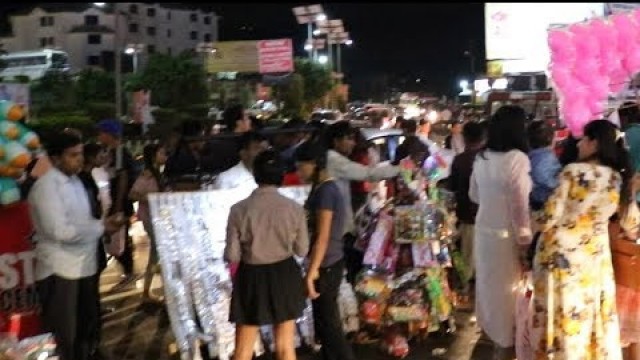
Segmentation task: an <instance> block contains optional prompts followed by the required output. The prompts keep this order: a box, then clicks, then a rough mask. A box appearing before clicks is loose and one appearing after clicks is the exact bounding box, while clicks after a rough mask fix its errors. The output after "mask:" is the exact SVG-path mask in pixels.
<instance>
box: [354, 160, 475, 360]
mask: <svg viewBox="0 0 640 360" xmlns="http://www.w3.org/2000/svg"><path fill="white" fill-rule="evenodd" d="M400 165H401V167H402V171H401V174H400V176H399V177H397V178H396V179H395V180H393V183H392V184H391V186H392V187H394V188H395V191H394V197H393V198H389V199H386V200H385V199H380V198H378V199H371V201H370V202H369V204H367V205H366V206H365V208H364V209H363V210H362V211H361V212H359V213H358V214H357V217H356V218H357V227H358V239H357V241H356V247H357V248H358V249H360V250H361V251H363V252H364V261H363V263H364V265H365V267H364V269H363V270H362V272H361V273H360V274H359V276H358V277H357V279H356V284H355V287H354V288H355V293H356V296H355V298H356V299H357V307H358V309H359V323H360V333H359V334H358V335H357V336H358V337H359V338H360V340H361V341H363V342H368V341H378V342H379V343H380V345H381V349H382V350H383V351H385V352H387V353H388V354H389V355H391V356H394V357H399V358H403V357H405V356H407V355H408V354H409V352H410V346H409V341H411V340H414V339H415V340H418V341H420V340H423V339H424V338H425V337H427V336H428V335H429V334H430V333H433V332H439V331H443V332H454V331H455V330H456V329H455V321H454V318H453V315H454V314H453V312H454V308H455V305H456V290H458V289H461V288H462V287H463V285H462V284H463V283H466V282H467V281H468V280H469V278H470V274H469V271H468V268H467V267H466V265H465V264H464V263H463V262H462V257H461V256H460V254H459V252H458V250H457V249H456V247H455V241H454V240H455V237H456V235H457V234H456V222H457V219H456V217H455V214H454V212H453V211H454V205H455V204H454V200H453V196H452V194H451V193H449V192H447V191H445V190H443V189H440V188H439V187H438V186H437V183H438V181H439V180H440V179H442V178H443V166H444V164H442V163H441V162H437V161H427V162H426V164H425V167H424V168H417V167H416V166H415V165H414V162H413V161H411V160H410V159H405V160H403V161H402V162H401V163H400ZM342 298H343V299H345V300H342V301H346V299H348V297H345V296H343V297H342ZM367 338H370V339H369V340H367Z"/></svg>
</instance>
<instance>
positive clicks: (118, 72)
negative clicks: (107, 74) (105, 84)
mask: <svg viewBox="0 0 640 360" xmlns="http://www.w3.org/2000/svg"><path fill="white" fill-rule="evenodd" d="M118 4H119V3H114V4H113V7H114V8H113V13H114V16H115V19H114V21H115V34H114V36H113V47H114V51H113V56H114V59H115V64H114V65H115V67H114V71H115V81H116V119H118V120H121V119H122V58H121V55H120V48H121V45H120V42H121V40H120V9H119V7H118Z"/></svg>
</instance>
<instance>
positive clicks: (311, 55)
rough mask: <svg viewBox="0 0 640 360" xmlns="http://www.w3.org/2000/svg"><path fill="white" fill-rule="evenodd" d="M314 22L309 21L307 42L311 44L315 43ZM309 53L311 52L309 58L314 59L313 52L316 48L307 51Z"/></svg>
mask: <svg viewBox="0 0 640 360" xmlns="http://www.w3.org/2000/svg"><path fill="white" fill-rule="evenodd" d="M312 36H313V23H311V22H309V23H307V42H308V43H310V44H313V40H312V39H313V38H312ZM307 53H308V54H309V60H313V53H314V50H313V49H311V51H307Z"/></svg>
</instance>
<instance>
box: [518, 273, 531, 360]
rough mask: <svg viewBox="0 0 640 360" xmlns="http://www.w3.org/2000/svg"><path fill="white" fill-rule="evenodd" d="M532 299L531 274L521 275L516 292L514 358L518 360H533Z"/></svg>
mask: <svg viewBox="0 0 640 360" xmlns="http://www.w3.org/2000/svg"><path fill="white" fill-rule="evenodd" d="M532 298H533V283H532V279H531V272H527V273H525V274H523V275H522V279H521V280H520V283H519V285H518V290H517V292H516V358H517V359H518V360H533V344H532V339H531V329H532V314H533V313H532V311H533V309H532Z"/></svg>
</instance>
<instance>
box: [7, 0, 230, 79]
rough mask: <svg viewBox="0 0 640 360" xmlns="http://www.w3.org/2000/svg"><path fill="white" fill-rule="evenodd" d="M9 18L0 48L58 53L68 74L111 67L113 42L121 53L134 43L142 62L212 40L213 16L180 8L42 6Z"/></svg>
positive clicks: (215, 18) (215, 24)
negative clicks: (65, 56)
mask: <svg viewBox="0 0 640 360" xmlns="http://www.w3.org/2000/svg"><path fill="white" fill-rule="evenodd" d="M9 16H10V23H11V34H8V36H5V37H0V47H1V48H2V50H4V51H7V52H14V51H29V50H39V49H43V48H52V49H58V50H63V51H65V52H67V53H68V55H69V64H70V65H71V69H72V71H74V72H75V71H80V70H82V69H86V68H88V67H104V68H107V69H111V68H112V67H113V54H114V50H115V49H114V43H115V41H117V42H118V43H120V44H121V49H120V51H121V52H122V53H124V50H125V48H126V47H127V45H128V44H140V46H138V48H140V49H142V50H141V51H140V52H139V53H138V61H139V63H141V64H143V63H144V62H146V59H147V58H148V55H149V54H153V53H156V52H158V53H164V54H170V55H177V54H179V53H181V52H183V51H185V50H187V51H189V50H195V49H196V48H197V46H198V44H201V43H211V42H216V41H217V39H218V16H217V15H216V14H215V13H214V12H205V11H202V10H200V9H197V8H195V7H193V8H189V7H187V6H184V5H180V4H175V5H169V4H164V3H162V4H159V3H84V4H83V3H51V4H44V3H43V4H38V5H37V6H35V7H33V8H31V9H29V10H27V11H24V12H22V13H15V14H10V15H9ZM116 25H117V28H116ZM124 56H127V55H124Z"/></svg>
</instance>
